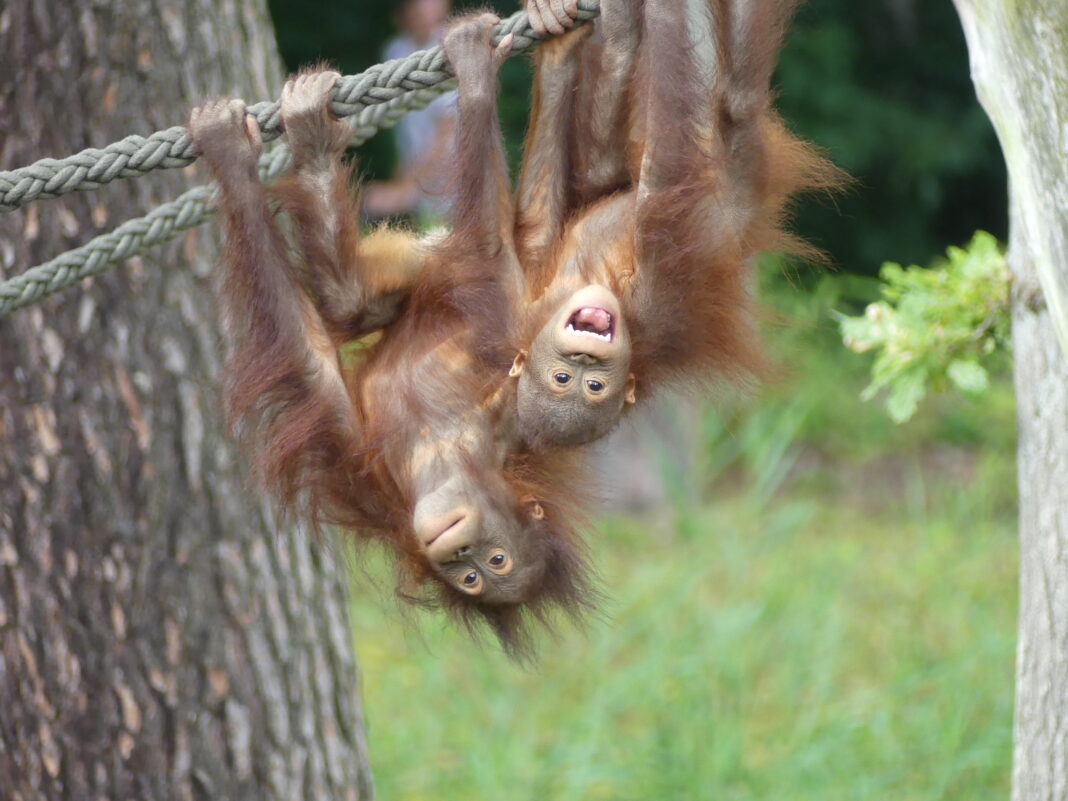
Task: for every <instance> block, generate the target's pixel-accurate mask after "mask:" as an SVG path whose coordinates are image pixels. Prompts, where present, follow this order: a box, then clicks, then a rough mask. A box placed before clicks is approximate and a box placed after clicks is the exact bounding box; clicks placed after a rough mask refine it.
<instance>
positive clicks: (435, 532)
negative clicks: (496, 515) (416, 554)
mask: <svg viewBox="0 0 1068 801" xmlns="http://www.w3.org/2000/svg"><path fill="white" fill-rule="evenodd" d="M423 529H424V530H423V531H421V532H419V534H420V537H419V538H420V539H421V540H422V541H423V544H424V545H426V553H427V556H429V557H430V559H431V560H432V561H435V562H451V561H452V560H454V559H456V558H458V557H461V556H464V555H466V554H467V553H469V552H470V551H471V548H472V546H473V545H474V544H475V541H476V540H477V537H478V513H477V512H476V511H475V510H474V509H471V508H470V507H464V506H461V507H457V508H455V509H453V510H451V511H450V512H448V513H447V514H444V515H441V516H439V517H437V518H435V520H433V521H427V523H426V525H425V526H424V527H423Z"/></svg>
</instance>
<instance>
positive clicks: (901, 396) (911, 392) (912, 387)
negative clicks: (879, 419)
mask: <svg viewBox="0 0 1068 801" xmlns="http://www.w3.org/2000/svg"><path fill="white" fill-rule="evenodd" d="M926 378H927V371H926V370H912V371H911V372H909V373H906V374H904V375H902V376H900V377H898V379H897V381H895V382H894V384H893V385H892V386H891V387H890V395H889V396H888V397H887V399H886V411H887V412H889V414H890V419H892V420H893V421H894V422H895V423H904V422H906V421H907V420H908V419H909V418H911V417H912V415H914V414H916V409H917V408H918V407H919V405H920V401H921V400H923V396H924V395H926V394H927V387H926V386H925V383H926Z"/></svg>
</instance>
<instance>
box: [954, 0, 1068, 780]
mask: <svg viewBox="0 0 1068 801" xmlns="http://www.w3.org/2000/svg"><path fill="white" fill-rule="evenodd" d="M955 2H956V5H957V10H958V11H959V13H960V16H961V19H962V21H963V23H964V31H965V35H966V37H967V39H968V49H969V52H970V54H971V64H972V77H973V79H974V81H975V85H976V89H977V92H978V95H979V99H980V101H981V102H982V104H983V106H984V108H985V109H986V111H987V113H988V114H989V116H990V118H991V120H992V121H993V123H994V127H995V129H996V130H997V133H998V137H999V139H1000V140H1001V146H1002V150H1003V151H1004V153H1005V159H1006V162H1007V164H1008V168H1009V183H1010V216H1011V219H1010V223H1011V230H1010V239H1009V252H1008V260H1009V263H1010V265H1011V266H1012V270H1013V275H1014V288H1013V348H1014V353H1015V380H1016V398H1017V405H1018V412H1017V417H1018V425H1019V450H1018V466H1019V485H1020V620H1019V643H1018V646H1017V661H1016V720H1015V735H1014V740H1015V746H1014V755H1013V798H1014V799H1016V800H1017V801H1024V800H1025V799H1026V801H1047V800H1048V801H1063V799H1065V798H1068V359H1066V354H1068V161H1066V160H1065V153H1068V9H1066V7H1065V4H1064V2H1063V0H1057V2H1049V1H1048V0H1013V2H1009V0H955ZM1058 340H1059V342H1060V345H1059V346H1058Z"/></svg>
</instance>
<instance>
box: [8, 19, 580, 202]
mask: <svg viewBox="0 0 1068 801" xmlns="http://www.w3.org/2000/svg"><path fill="white" fill-rule="evenodd" d="M578 5H579V14H578V19H579V20H580V21H585V20H588V19H592V18H593V17H595V16H596V15H597V13H598V11H599V9H600V2H599V0H579V2H578ZM509 33H510V34H512V35H513V37H514V41H513V44H512V52H515V53H518V52H522V51H523V50H526V49H527V48H529V47H530V46H531V45H532V44H534V43H535V42H536V41H538V40H539V39H540V38H542V37H540V36H538V35H537V34H536V33H534V31H533V30H532V29H531V27H530V21H529V20H528V19H527V14H526V12H525V11H519V12H517V13H515V14H513V15H512V16H511V17H509V18H508V19H505V20H502V21H501V22H500V23H498V25H497V26H496V28H495V29H494V41H495V42H498V41H500V39H501V38H502V37H503V36H505V35H507V34H509ZM450 77H451V75H450V72H449V70H448V65H447V64H446V62H445V53H444V51H443V50H442V49H441V47H432V48H430V49H429V50H420V51H418V52H416V53H412V54H411V55H410V56H407V57H406V58H399V59H394V60H392V61H387V62H385V63H383V64H377V65H375V66H373V67H370V68H369V69H368V70H366V71H365V72H362V73H360V74H359V75H346V76H344V77H342V78H341V79H340V80H339V81H338V82H337V84H336V85H335V87H334V89H333V94H334V97H333V101H332V103H331V108H332V110H333V112H334V113H335V114H336V115H337V116H338V117H342V118H344V117H350V116H352V115H354V114H358V113H360V112H361V111H363V110H364V109H366V108H370V107H373V106H377V105H380V104H386V103H390V102H392V101H395V100H398V99H399V98H401V97H403V96H404V95H405V94H407V93H409V92H412V91H417V90H423V89H432V88H434V87H436V86H438V85H439V84H441V83H442V82H443V81H446V80H448V79H449V78H450ZM248 113H249V114H252V115H253V116H254V117H255V118H256V120H257V122H259V124H260V130H261V131H262V132H263V139H264V141H265V142H268V141H271V140H272V139H277V138H278V137H279V136H281V133H282V131H281V116H280V114H279V104H278V102H277V101H264V102H262V103H256V104H255V105H252V106H249V108H248ZM196 157H197V153H196V148H195V147H194V144H193V140H192V139H191V138H190V136H189V132H188V131H187V130H186V129H185V128H184V127H182V126H175V127H173V128H167V129H166V130H163V131H157V132H156V133H153V134H151V135H149V136H147V137H145V136H128V137H126V138H125V139H123V140H122V141H120V142H115V143H113V144H111V145H108V146H107V147H105V148H103V149H102V150H101V149H97V148H88V149H86V150H83V151H81V152H80V153H76V154H74V155H73V156H68V157H67V158H63V159H51V158H46V159H41V160H40V161H37V162H35V163H33V164H31V165H29V166H28V167H21V168H19V169H15V170H10V171H0V213H3V212H8V211H13V210H14V209H17V208H20V207H21V206H25V205H26V204H27V203H30V202H31V201H34V200H40V199H46V198H56V197H60V196H61V195H65V194H68V193H70V192H74V191H77V190H85V189H97V188H99V187H101V186H103V185H104V184H106V183H110V182H111V181H114V180H116V179H119V178H131V177H134V176H138V175H143V174H144V173H146V172H150V171H152V170H158V169H173V168H175V167H184V166H186V165H188V164H192V163H193V161H195V160H196Z"/></svg>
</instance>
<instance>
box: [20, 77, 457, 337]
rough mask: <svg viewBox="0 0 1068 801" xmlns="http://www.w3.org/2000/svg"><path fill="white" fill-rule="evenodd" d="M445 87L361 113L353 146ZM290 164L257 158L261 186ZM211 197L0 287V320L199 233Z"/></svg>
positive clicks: (271, 155)
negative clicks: (140, 255)
mask: <svg viewBox="0 0 1068 801" xmlns="http://www.w3.org/2000/svg"><path fill="white" fill-rule="evenodd" d="M448 87H449V83H448V82H444V83H440V84H438V85H437V86H436V87H434V88H432V89H417V90H415V91H411V92H407V93H406V94H403V95H400V96H398V97H396V98H394V99H393V100H390V101H389V102H387V103H381V104H379V105H376V106H369V107H368V108H365V109H364V110H363V111H361V112H360V113H359V114H358V115H357V117H356V120H355V123H354V125H353V140H352V143H353V144H354V145H361V144H363V143H364V142H366V141H367V140H368V139H370V138H371V137H372V136H374V135H375V133H376V132H378V131H381V130H386V129H388V128H392V127H393V126H394V125H396V124H397V122H398V121H399V120H400V118H401V117H403V116H404V115H405V114H407V113H408V112H409V111H415V110H416V109H420V108H423V107H424V106H426V105H427V103H429V102H430V101H431V100H433V99H434V98H435V97H436V96H437V95H439V94H441V93H442V92H443V91H445V90H446V89H447V88H448ZM289 163H290V159H289V149H288V148H286V147H285V146H279V147H276V148H274V149H272V150H271V151H270V152H268V153H264V154H263V155H262V156H260V162H259V172H260V177H261V178H262V179H263V180H269V179H271V178H275V177H277V176H278V175H281V174H282V173H283V172H285V170H286V168H287V167H288V166H289ZM214 194H215V185H214V184H204V185H203V186H198V187H195V188H193V189H190V190H189V191H188V192H185V193H184V194H182V195H179V196H178V197H177V198H176V199H174V200H172V201H171V202H169V203H164V204H163V205H161V206H158V207H156V208H155V209H153V210H152V211H151V212H149V213H148V214H146V215H145V216H144V217H136V218H134V219H132V220H128V221H126V222H124V223H123V224H122V225H120V226H119V227H118V228H116V229H115V230H114V231H111V232H109V233H106V234H101V235H100V236H97V237H94V238H93V239H91V240H89V241H88V242H86V243H85V244H84V245H81V246H80V247H77V248H74V249H73V250H69V251H67V252H66V253H63V254H61V255H60V256H57V257H56V258H54V259H51V260H50V261H46V262H44V263H43V264H39V265H38V266H36V267H31V268H30V269H29V270H26V271H25V272H23V273H21V274H19V275H17V276H15V277H14V278H12V279H10V280H8V281H4V282H3V283H0V318H3V317H6V316H7V315H9V314H11V313H12V312H14V311H18V310H19V309H22V308H25V307H26V306H31V305H33V304H34V303H36V302H37V301H39V300H41V299H42V298H45V297H48V296H49V295H51V294H53V293H55V292H59V291H60V290H61V289H66V288H67V287H69V286H71V285H72V284H76V283H78V282H79V281H81V280H83V279H85V278H89V277H90V276H93V275H97V274H98V273H102V272H104V271H105V270H107V269H108V268H109V267H111V266H112V265H113V264H116V263H117V262H120V261H123V260H124V259H128V258H130V257H131V256H133V255H136V254H137V253H140V252H142V251H143V250H146V249H148V248H149V247H152V246H153V245H161V244H163V243H164V242H169V241H170V240H172V239H174V238H175V237H176V236H178V235H179V234H180V233H182V232H183V231H188V230H189V229H190V228H195V227H197V226H198V225H200V224H201V223H203V222H205V221H206V220H207V219H208V218H209V217H211V216H212V215H213V214H214V213H215V208H214V205H213V203H212V201H213V200H214V197H213V196H214Z"/></svg>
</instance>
